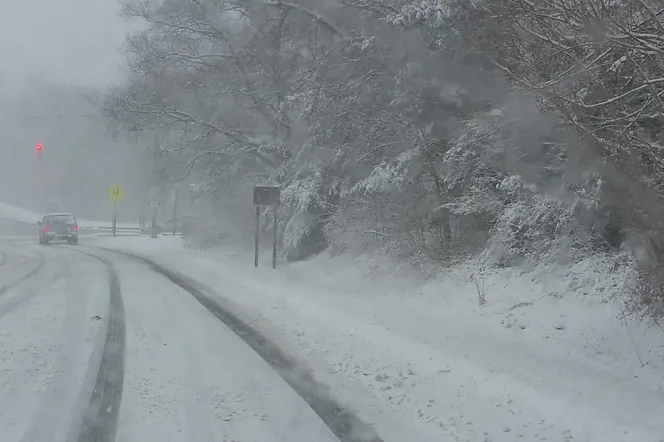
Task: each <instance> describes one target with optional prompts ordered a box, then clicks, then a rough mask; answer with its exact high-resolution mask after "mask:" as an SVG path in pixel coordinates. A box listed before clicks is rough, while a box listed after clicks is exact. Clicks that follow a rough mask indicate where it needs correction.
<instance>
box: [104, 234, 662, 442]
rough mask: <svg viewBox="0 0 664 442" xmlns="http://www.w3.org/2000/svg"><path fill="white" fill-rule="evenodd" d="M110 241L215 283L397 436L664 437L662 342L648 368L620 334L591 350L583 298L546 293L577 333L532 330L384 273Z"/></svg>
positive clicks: (228, 300) (363, 413)
mask: <svg viewBox="0 0 664 442" xmlns="http://www.w3.org/2000/svg"><path fill="white" fill-rule="evenodd" d="M103 243H104V245H106V246H107V247H113V248H116V249H120V250H124V251H128V252H130V253H133V254H138V255H141V256H144V257H148V258H149V259H150V260H153V261H155V262H158V263H161V264H162V265H163V266H166V267H168V268H171V269H175V270H176V271H178V272H181V273H182V274H186V275H188V276H189V277H190V278H193V279H195V280H198V281H203V282H204V283H205V284H206V285H207V286H208V291H209V292H210V293H212V294H213V295H216V296H217V297H219V298H220V299H222V300H223V301H222V302H223V303H224V304H225V305H227V306H229V308H232V309H233V311H234V312H235V313H236V314H237V315H238V316H240V317H243V318H245V319H246V320H247V321H249V322H250V323H251V324H253V325H254V326H255V327H256V328H258V329H260V330H261V331H262V332H263V333H264V334H265V335H269V336H271V337H272V339H274V340H275V341H276V342H277V343H278V344H279V345H280V346H281V347H282V348H283V349H285V351H286V352H288V353H289V354H292V355H296V356H297V358H298V359H300V360H301V361H304V362H305V363H306V364H307V366H308V367H309V368H310V369H311V370H312V371H313V372H314V373H315V374H316V377H317V379H318V380H320V381H321V382H323V383H325V384H326V385H328V386H329V387H330V388H331V390H332V391H333V392H334V394H335V396H337V397H338V398H340V400H341V401H342V402H344V403H347V404H349V406H350V407H351V408H352V409H354V410H355V411H356V412H358V413H359V415H360V417H361V418H362V419H363V420H364V421H366V422H368V423H369V424H371V425H372V426H374V427H375V428H376V429H377V431H378V433H379V434H380V436H381V437H382V439H383V440H384V441H386V442H402V441H418V442H420V441H422V442H429V441H431V442H433V441H454V440H456V441H468V442H474V441H492V442H511V441H515V440H526V441H540V440H541V441H572V440H574V441H584V442H607V441H610V442H628V441H629V442H645V441H648V442H660V441H661V440H664V439H662V438H663V437H664V419H662V418H661V416H662V413H663V412H664V394H663V393H662V379H663V377H662V374H661V371H660V370H661V366H662V365H661V363H662V359H661V355H662V352H661V349H660V350H658V348H657V347H653V348H652V349H651V350H649V351H648V353H649V354H648V355H646V356H645V359H644V362H647V363H646V365H645V366H643V367H640V368H634V364H633V362H637V361H638V359H637V358H636V357H635V356H634V355H633V353H630V354H629V355H626V354H622V355H620V354H618V352H619V351H621V350H622V349H621V348H617V347H614V344H615V343H612V342H611V341H609V340H608V339H606V341H607V342H605V343H603V345H604V346H605V347H601V346H600V345H596V346H595V347H592V348H591V346H590V345H589V344H588V343H587V341H588V337H586V336H585V335H584V336H580V335H576V336H574V335H573V333H576V332H577V331H578V330H583V328H582V327H581V326H578V324H577V326H575V328H573V327H572V326H573V325H575V324H573V321H575V320H576V319H574V318H571V319H568V318H570V317H571V316H572V315H573V314H574V313H575V311H574V310H573V309H574V308H578V306H571V308H568V307H564V306H563V307H560V306H558V305H557V304H555V303H553V302H551V301H548V300H547V299H546V298H545V299H543V301H542V302H543V308H544V309H547V310H550V311H551V313H553V314H554V316H555V314H556V313H557V312H558V311H559V309H561V308H562V310H560V311H562V312H563V314H561V315H560V317H559V318H558V320H559V321H561V323H562V322H564V321H567V322H568V327H569V328H570V329H572V330H573V332H572V334H568V333H566V331H565V330H563V328H564V327H558V328H560V329H561V330H558V328H554V327H552V328H551V331H550V332H547V333H549V335H551V336H552V337H548V336H543V335H541V334H540V333H539V331H538V330H537V327H536V326H532V327H531V329H532V332H529V331H528V330H529V328H527V327H523V330H524V332H522V333H519V332H516V331H514V330H513V329H514V328H516V329H517V330H521V327H513V329H509V328H506V327H505V326H504V325H502V324H497V323H495V321H493V319H492V318H491V317H490V316H489V317H481V316H480V317H476V316H475V313H474V312H472V311H468V309H464V308H463V303H462V302H458V301H457V300H455V299H454V297H452V298H450V297H448V296H441V294H437V295H435V296H434V297H430V296H425V295H424V294H423V293H420V294H419V295H417V294H414V293H410V294H407V295H405V294H404V295H403V296H399V295H398V293H395V289H394V288H386V287H385V286H384V285H383V284H384V283H385V280H384V278H377V279H376V280H375V281H374V282H373V283H372V282H371V281H370V282H369V283H368V284H365V285H363V286H357V282H358V281H355V286H354V287H352V286H350V285H348V284H343V282H342V283H339V284H335V283H334V281H332V280H343V279H346V276H345V275H344V274H343V272H344V271H345V272H349V271H352V269H349V268H343V267H339V268H330V269H328V270H327V271H326V272H325V273H326V274H329V275H330V276H329V277H330V278H331V279H332V280H323V279H320V278H319V276H320V275H321V273H323V272H321V271H317V270H316V269H315V265H303V266H301V268H300V271H299V272H298V270H297V268H298V266H284V267H282V268H280V269H278V270H277V271H276V272H275V271H272V270H271V269H269V268H268V269H265V268H263V269H254V268H253V267H252V265H251V262H252V259H251V256H250V255H245V256H242V255H241V256H239V257H236V256H233V255H232V254H226V255H224V254H223V253H216V254H215V253H212V252H199V251H192V250H187V249H186V248H184V247H182V246H179V245H177V244H176V242H175V241H174V240H172V239H168V238H162V239H160V240H159V241H156V240H153V241H151V240H149V239H143V238H136V239H134V240H128V239H123V240H120V241H111V240H105V241H103ZM266 258H267V256H266ZM267 262H269V259H267ZM330 264H332V263H327V265H330ZM319 265H323V266H325V265H326V263H324V262H323V263H319ZM348 279H349V280H352V278H348ZM372 285H373V286H372ZM448 289H453V286H450V287H448ZM396 292H398V289H396ZM501 296H503V295H501ZM504 296H506V297H509V294H508V293H505V295H504ZM589 302H591V304H589V306H587V307H586V308H587V310H586V313H587V314H588V315H596V316H597V317H598V318H601V317H602V315H606V318H607V324H608V325H607V328H606V329H605V330H604V331H602V332H600V331H599V330H596V333H597V335H600V334H601V333H608V332H609V331H611V330H612V328H611V327H613V328H615V326H614V325H611V324H609V320H611V311H610V306H607V305H606V304H603V303H601V302H599V299H598V300H597V301H596V302H597V303H596V305H595V306H594V307H593V306H592V302H595V301H592V300H589ZM530 304H532V303H529V304H528V305H530ZM528 305H526V306H525V307H524V306H522V307H517V309H516V311H517V313H516V315H515V313H514V311H515V309H514V308H509V309H508V310H509V313H508V316H509V315H515V316H516V317H518V319H519V320H521V321H526V320H527V319H528V318H527V316H523V317H521V316H520V315H519V313H518V309H519V308H520V309H525V308H527V307H528ZM517 306H518V304H517ZM565 309H567V310H565ZM478 311H479V312H480V313H479V314H480V315H483V314H486V315H488V314H489V312H490V310H484V312H486V313H482V310H478ZM551 313H549V316H551ZM510 317H511V316H510ZM544 318H546V317H544ZM512 319H513V320H516V318H512ZM597 327H600V325H597ZM618 327H620V325H619V324H618ZM554 333H558V334H559V336H560V337H557V336H555V335H554ZM583 333H584V334H585V332H583ZM623 333H625V331H623ZM626 333H630V331H627V332H626ZM633 333H635V334H636V333H637V331H633ZM607 336H608V334H607ZM633 344H634V343H633ZM638 345H639V347H641V346H642V343H639V344H638ZM660 347H661V345H660ZM589 349H590V350H592V351H588V350H589ZM628 350H629V351H630V352H631V351H632V349H631V348H629V349H628ZM603 353H615V355H616V357H615V358H614V357H613V355H612V356H611V357H608V356H606V355H604V354H603ZM618 356H619V357H618ZM625 356H627V357H628V358H629V359H627V358H625V359H624V360H623V359H622V358H623V357H625ZM658 364H659V365H658Z"/></svg>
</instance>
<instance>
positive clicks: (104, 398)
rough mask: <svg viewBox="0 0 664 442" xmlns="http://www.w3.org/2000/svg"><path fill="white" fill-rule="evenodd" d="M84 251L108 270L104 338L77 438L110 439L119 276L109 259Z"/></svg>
mask: <svg viewBox="0 0 664 442" xmlns="http://www.w3.org/2000/svg"><path fill="white" fill-rule="evenodd" d="M80 253H84V254H86V255H88V256H91V257H93V258H95V259H97V260H99V261H101V262H102V263H104V264H105V265H106V267H107V269H108V273H109V288H110V300H109V308H108V323H107V326H106V327H107V328H106V340H105V342H104V347H103V350H102V354H101V361H100V363H99V370H98V372H97V378H96V381H95V386H94V389H93V390H92V395H91V397H90V401H89V403H88V406H87V410H86V411H85V412H84V414H83V421H82V424H81V428H80V432H79V433H78V437H77V438H76V440H77V442H113V441H114V440H115V434H116V432H117V428H118V415H119V411H120V402H121V401H122V389H123V384H124V360H125V313H124V303H123V301H122V292H121V289H120V277H119V276H118V272H117V270H116V269H115V267H114V266H113V264H111V263H110V262H109V261H107V260H105V259H104V258H101V257H99V256H96V255H94V254H91V253H85V252H80Z"/></svg>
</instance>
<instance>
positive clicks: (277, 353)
mask: <svg viewBox="0 0 664 442" xmlns="http://www.w3.org/2000/svg"><path fill="white" fill-rule="evenodd" d="M0 227H2V226H0ZM5 227H6V226H5ZM30 228H31V226H30ZM22 229H23V228H22V227H18V226H13V227H12V226H10V227H9V228H5V229H3V230H4V233H7V231H10V232H9V234H7V235H6V236H4V237H2V238H0V432H1V434H2V436H3V437H2V441H3V442H4V441H5V440H6V441H12V442H13V441H16V442H24V441H25V442H32V441H34V442H42V441H45V440H48V441H54V442H87V441H93V440H94V441H107V442H113V441H116V442H124V441H127V442H133V441H136V442H139V441H141V442H143V441H147V442H150V441H192V442H198V441H201V442H205V441H243V442H244V441H257V442H258V441H266V442H267V441H269V442H272V441H302V442H305V441H306V442H313V441H316V442H318V441H321V442H325V441H336V440H340V441H342V442H346V441H349V442H350V441H353V442H355V441H357V442H359V441H362V442H364V441H368V440H371V441H379V440H382V441H385V442H405V441H413V442H434V441H436V442H440V441H443V442H447V441H463V442H475V441H481V442H489V441H490V442H512V441H515V440H525V441H548V442H556V441H561V442H570V441H576V442H581V441H582V442H662V441H664V419H662V418H661V416H662V413H663V412H664V393H663V390H664V388H663V386H664V375H662V372H661V370H662V367H663V366H664V350H662V348H664V347H662V345H661V337H662V335H661V332H660V331H658V330H657V329H648V328H647V327H646V328H643V327H639V326H638V324H637V325H635V326H630V327H631V328H630V329H625V328H623V325H622V324H621V322H620V321H616V320H615V319H614V313H613V312H612V307H611V306H610V304H609V303H607V302H606V297H604V296H603V295H602V296H598V295H584V296H585V298H579V297H577V296H578V295H574V294H573V295H572V296H568V298H557V297H551V296H542V295H541V294H539V293H538V290H540V289H542V290H545V292H546V293H548V292H550V291H552V290H553V291H555V290H557V288H556V287H557V286H556V285H555V284H553V285H552V284H551V278H553V279H560V278H561V275H551V276H550V278H549V280H547V281H548V282H546V284H545V286H546V287H539V286H537V284H534V285H533V284H531V282H532V280H535V279H536V278H535V277H534V276H532V275H531V276H529V277H528V278H527V279H526V278H522V277H520V276H519V277H517V278H516V279H514V280H513V281H511V282H510V280H508V279H498V280H496V281H494V282H491V283H489V282H487V285H489V286H490V287H492V288H491V292H490V305H488V306H486V307H483V308H479V307H477V306H476V305H475V307H472V303H473V302H476V301H473V299H472V298H473V297H474V296H475V295H474V294H473V293H467V292H464V290H465V289H464V287H463V285H462V284H460V285H459V284H457V285H455V284H454V283H453V281H452V279H453V278H454V277H453V276H450V278H452V279H450V281H452V282H450V281H447V282H446V283H445V284H446V285H443V286H436V285H433V286H432V289H430V290H427V289H426V287H419V288H418V286H417V285H416V284H412V283H410V282H408V281H405V280H401V279H400V278H398V277H392V278H390V277H389V275H385V274H384V273H383V272H378V273H376V272H373V273H370V274H371V275H373V276H371V277H370V278H364V279H363V278H357V277H355V276H354V275H353V274H354V273H357V272H358V269H356V268H355V267H354V266H353V264H352V263H351V264H350V265H343V262H342V261H340V260H338V259H337V260H329V261H325V260H323V259H321V260H314V261H313V262H311V263H301V264H300V265H286V266H283V267H279V268H278V269H277V271H273V270H272V269H270V268H269V267H268V268H259V269H254V268H253V266H252V265H251V264H252V261H253V260H252V258H251V256H249V255H243V252H241V251H240V252H238V251H233V250H232V249H224V250H218V251H209V252H207V251H194V250H189V249H187V248H186V247H184V245H183V244H182V242H181V241H180V240H179V239H178V238H171V237H162V238H160V239H158V240H154V239H150V238H147V237H138V236H136V237H124V238H104V237H101V236H94V235H86V236H84V237H82V239H81V246H79V247H66V246H53V247H39V246H37V245H36V244H35V242H36V241H35V239H34V235H30V234H29V233H26V232H29V231H23V230H22ZM266 258H268V259H267V260H266V261H262V262H269V257H266ZM605 264H606V263H603V262H599V268H600V270H598V271H595V270H593V269H592V268H591V267H583V266H582V267H580V268H579V269H577V270H575V271H574V272H576V273H574V272H572V275H573V276H572V280H573V282H574V284H575V286H580V287H583V289H582V291H583V292H584V293H590V292H591V290H590V288H591V286H590V285H588V284H590V282H588V281H594V282H593V284H596V285H597V284H598V285H597V287H599V288H600V289H601V290H599V289H598V292H597V293H603V290H605V287H613V286H615V282H614V281H612V280H610V279H611V278H613V276H611V274H610V273H607V272H606V271H605V270H602V268H603V267H606V266H605ZM570 271H571V270H569V269H568V270H566V272H570ZM617 277H618V276H616V278H617ZM583 278H585V279H584V280H582V279H583ZM496 284H500V285H502V288H500V289H499V290H501V291H499V292H498V293H496V290H495V289H494V288H493V287H495V286H496ZM441 290H443V291H444V293H441ZM531 292H532V293H531ZM468 296H470V299H471V302H470V303H468ZM464 298H465V299H464ZM561 299H563V300H566V301H565V302H563V301H562V300H561ZM491 303H493V304H495V305H491ZM538 312H539V313H538ZM501 318H502V319H501ZM364 423H366V424H368V425H369V428H368V427H367V425H366V424H364ZM371 428H373V429H375V433H374V431H373V430H371ZM376 433H377V434H378V436H376Z"/></svg>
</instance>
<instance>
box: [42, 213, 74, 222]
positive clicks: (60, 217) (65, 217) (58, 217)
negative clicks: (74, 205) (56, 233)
mask: <svg viewBox="0 0 664 442" xmlns="http://www.w3.org/2000/svg"><path fill="white" fill-rule="evenodd" d="M48 223H49V224H76V219H74V217H73V216H71V215H52V216H51V217H50V218H49V220H48Z"/></svg>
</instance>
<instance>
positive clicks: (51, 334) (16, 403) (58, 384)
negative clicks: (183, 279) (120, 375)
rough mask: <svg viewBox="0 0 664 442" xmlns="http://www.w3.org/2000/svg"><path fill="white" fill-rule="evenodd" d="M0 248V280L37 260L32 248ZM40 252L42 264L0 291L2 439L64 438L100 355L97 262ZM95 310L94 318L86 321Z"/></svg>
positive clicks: (102, 281) (102, 313)
mask: <svg viewBox="0 0 664 442" xmlns="http://www.w3.org/2000/svg"><path fill="white" fill-rule="evenodd" d="M0 246H1V247H0V252H2V253H3V256H5V257H6V261H5V263H4V265H2V266H0V286H5V285H8V284H11V283H12V282H14V281H17V280H18V279H20V278H21V277H22V276H23V275H25V274H27V273H28V272H30V270H31V269H33V268H35V267H36V266H37V265H38V264H39V257H38V255H36V253H35V251H34V249H33V250H29V249H28V250H26V249H24V248H15V247H12V246H9V245H7V244H4V243H2V244H0ZM42 253H43V254H44V258H45V264H44V268H43V270H42V271H41V272H39V273H38V274H37V275H35V276H34V277H33V278H31V279H27V280H26V281H25V282H24V283H21V284H17V285H16V286H14V287H12V288H10V289H9V290H7V291H5V292H3V293H2V296H1V297H0V432H1V433H0V434H2V436H1V437H0V439H1V440H2V441H3V442H5V441H7V442H13V441H17V442H18V441H26V442H28V441H35V442H36V441H52V442H61V441H66V440H68V438H69V434H68V432H69V429H70V428H71V427H72V426H76V424H77V423H76V422H74V420H75V419H77V417H78V416H80V415H82V411H83V409H84V407H86V406H87V402H88V401H89V398H90V393H91V391H92V387H93V385H94V381H95V376H96V372H97V366H98V364H99V358H100V356H101V354H100V353H99V349H100V348H101V346H102V344H103V338H104V326H105V320H103V318H106V316H107V315H106V313H107V311H108V285H107V283H106V278H105V275H106V273H105V271H104V268H103V266H102V265H101V264H100V263H98V262H96V261H94V260H91V259H86V258H84V257H83V255H79V254H74V253H71V252H70V253H68V256H67V258H68V259H54V258H56V257H57V256H58V253H57V252H55V251H52V250H47V251H44V252H42ZM81 274H84V275H87V277H86V278H81V277H80V275H81ZM97 315H98V316H99V317H100V318H101V320H99V321H95V320H92V319H91V318H92V317H93V316H97ZM95 361H96V362H95Z"/></svg>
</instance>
